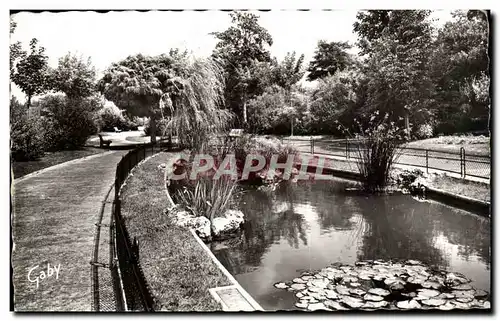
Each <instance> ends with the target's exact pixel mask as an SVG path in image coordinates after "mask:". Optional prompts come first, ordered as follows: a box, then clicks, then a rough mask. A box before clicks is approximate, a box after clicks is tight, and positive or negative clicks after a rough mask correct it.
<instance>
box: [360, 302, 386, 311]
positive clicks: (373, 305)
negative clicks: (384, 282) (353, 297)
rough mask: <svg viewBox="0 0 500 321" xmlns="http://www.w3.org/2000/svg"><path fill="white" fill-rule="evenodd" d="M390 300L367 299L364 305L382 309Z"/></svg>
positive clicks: (364, 307) (368, 307)
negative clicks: (376, 300)
mask: <svg viewBox="0 0 500 321" xmlns="http://www.w3.org/2000/svg"><path fill="white" fill-rule="evenodd" d="M388 304H389V302H387V301H378V302H375V301H366V302H365V304H364V305H363V309H381V308H383V307H385V306H387V305H388Z"/></svg>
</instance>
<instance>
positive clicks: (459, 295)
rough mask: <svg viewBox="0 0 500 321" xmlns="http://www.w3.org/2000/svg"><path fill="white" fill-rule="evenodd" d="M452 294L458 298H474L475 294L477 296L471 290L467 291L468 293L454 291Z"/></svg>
mask: <svg viewBox="0 0 500 321" xmlns="http://www.w3.org/2000/svg"><path fill="white" fill-rule="evenodd" d="M451 294H453V295H454V296H455V297H456V298H473V297H474V294H475V291H471V290H466V291H462V290H453V291H451Z"/></svg>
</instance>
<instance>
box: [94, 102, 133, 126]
mask: <svg viewBox="0 0 500 321" xmlns="http://www.w3.org/2000/svg"><path fill="white" fill-rule="evenodd" d="M98 122H99V128H100V131H114V128H115V127H116V128H118V129H120V130H137V124H136V123H135V122H134V121H132V120H130V119H129V118H128V117H127V116H124V115H123V113H122V111H121V110H120V109H119V108H118V107H116V106H115V105H114V104H109V105H105V106H104V108H103V109H102V110H101V112H100V113H99V121H98Z"/></svg>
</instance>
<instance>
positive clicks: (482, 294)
mask: <svg viewBox="0 0 500 321" xmlns="http://www.w3.org/2000/svg"><path fill="white" fill-rule="evenodd" d="M474 296H475V297H476V298H485V297H487V296H488V292H486V291H484V290H481V289H478V290H476V291H474Z"/></svg>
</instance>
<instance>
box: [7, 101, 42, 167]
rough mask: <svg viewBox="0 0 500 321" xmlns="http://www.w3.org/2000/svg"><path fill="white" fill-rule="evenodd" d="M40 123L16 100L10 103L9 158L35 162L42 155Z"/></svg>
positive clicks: (38, 119)
mask: <svg viewBox="0 0 500 321" xmlns="http://www.w3.org/2000/svg"><path fill="white" fill-rule="evenodd" d="M42 132H43V126H42V122H41V120H40V118H39V117H36V116H34V115H29V113H28V110H27V107H26V106H24V105H22V104H20V103H19V102H18V101H17V99H15V98H12V99H11V101H10V140H11V157H12V159H14V160H15V161H28V160H35V159H37V158H39V157H41V156H43V153H44V148H45V146H44V140H43V136H42V135H41V133H42Z"/></svg>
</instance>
